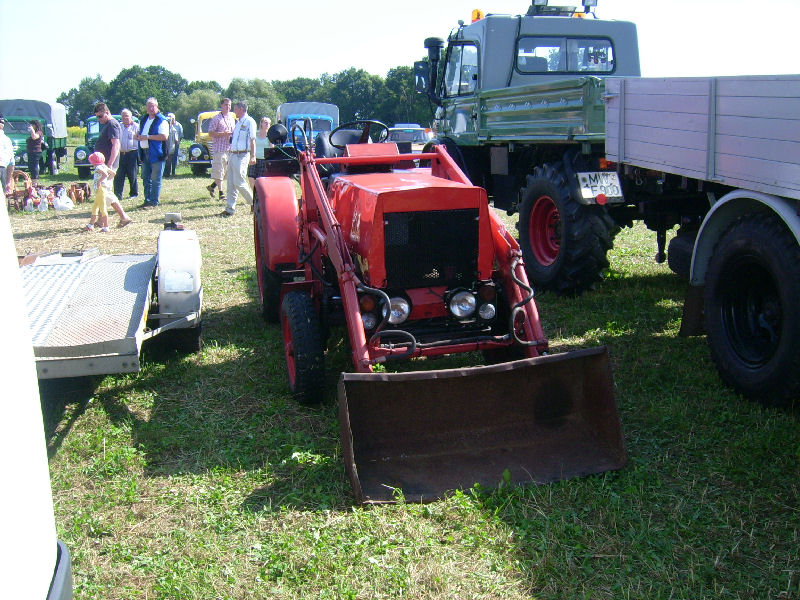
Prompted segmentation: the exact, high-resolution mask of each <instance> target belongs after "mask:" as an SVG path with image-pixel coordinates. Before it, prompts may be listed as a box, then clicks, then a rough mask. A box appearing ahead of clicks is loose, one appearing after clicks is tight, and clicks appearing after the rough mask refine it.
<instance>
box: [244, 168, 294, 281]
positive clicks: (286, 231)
mask: <svg viewBox="0 0 800 600" xmlns="http://www.w3.org/2000/svg"><path fill="white" fill-rule="evenodd" d="M253 202H254V203H257V204H258V206H257V207H255V209H254V212H255V215H256V219H257V220H258V222H257V225H259V226H260V230H259V231H260V235H261V246H262V247H261V251H262V253H263V259H264V265H265V266H266V267H267V268H268V269H270V270H271V271H280V270H284V269H286V265H287V264H288V265H296V264H297V238H298V234H299V232H298V225H297V214H298V205H297V194H296V192H295V185H294V181H293V180H292V179H290V178H289V177H259V178H258V179H256V185H255V193H254V195H253Z"/></svg>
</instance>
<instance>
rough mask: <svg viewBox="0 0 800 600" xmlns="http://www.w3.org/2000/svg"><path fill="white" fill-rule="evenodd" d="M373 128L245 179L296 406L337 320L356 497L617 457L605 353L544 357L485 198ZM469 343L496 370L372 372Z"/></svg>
mask: <svg viewBox="0 0 800 600" xmlns="http://www.w3.org/2000/svg"><path fill="white" fill-rule="evenodd" d="M375 128H377V129H379V130H381V132H382V133H385V130H387V129H388V127H387V126H386V125H384V124H383V123H380V122H376V121H356V122H352V123H347V124H345V125H342V126H340V127H337V128H336V129H334V130H333V131H332V132H330V134H328V133H327V132H325V133H323V134H322V135H320V136H318V137H317V139H316V143H315V144H314V146H313V147H314V150H313V151H312V150H307V151H302V152H301V151H297V149H295V150H296V151H297V152H296V155H297V157H298V160H297V161H295V162H291V161H286V160H284V161H283V162H281V163H280V165H279V166H280V167H281V169H278V168H276V169H273V170H268V173H269V174H268V176H266V177H261V178H259V179H257V181H256V186H255V203H254V235H255V251H256V264H257V270H258V283H259V293H260V297H261V306H262V311H263V313H264V317H265V318H266V319H267V320H268V321H273V322H274V321H280V325H281V328H282V332H283V337H284V343H285V354H286V363H287V369H288V375H289V385H290V388H291V390H292V392H293V393H294V396H295V397H296V399H297V400H298V401H300V402H303V403H314V402H319V401H321V400H322V399H323V396H324V389H325V344H326V339H327V337H328V332H329V329H330V325H331V324H332V323H336V322H340V323H341V322H344V324H345V326H346V330H347V337H348V340H349V343H350V349H351V358H352V365H353V371H354V372H352V373H343V374H342V375H341V377H340V380H339V392H338V396H339V422H340V428H341V438H342V446H343V451H344V459H345V464H346V469H347V472H348V474H349V477H350V480H351V483H352V486H353V491H354V495H355V498H356V500H357V501H358V502H386V501H391V500H393V498H394V494H395V493H396V490H400V491H401V492H402V494H403V496H404V497H405V498H406V499H407V500H415V501H428V500H432V499H434V498H436V497H438V496H440V495H441V494H442V493H444V492H445V491H447V490H452V489H455V488H459V487H469V486H472V485H473V484H474V483H480V484H481V485H484V486H488V487H491V486H495V485H497V484H498V483H499V482H501V481H503V480H504V479H505V480H510V481H513V482H516V483H527V482H545V481H553V480H558V479H563V478H566V477H571V476H577V475H585V474H589V473H597V472H602V471H606V470H610V469H618V468H620V467H622V466H623V465H624V464H625V461H626V454H625V448H624V443H623V439H622V433H621V427H620V423H619V417H618V415H617V409H616V401H615V398H614V391H613V382H612V376H611V370H610V366H609V363H608V356H607V352H606V350H605V348H598V349H590V350H581V351H576V352H570V353H565V354H556V355H552V356H546V354H547V353H548V341H547V339H546V337H545V334H544V331H543V329H542V325H541V323H540V320H539V315H538V312H537V308H536V303H535V301H534V291H533V289H532V288H531V286H530V285H528V280H527V276H526V274H525V269H524V265H523V261H522V256H521V253H520V249H519V246H518V244H517V242H516V241H515V240H514V238H513V237H512V236H511V235H510V234H509V233H508V232H507V231H506V229H505V227H504V226H503V225H502V223H501V222H500V220H499V218H498V217H497V216H496V215H495V214H494V213H493V212H492V211H491V210H490V208H489V205H488V201H487V197H486V192H485V191H484V190H483V189H482V188H480V187H477V186H474V185H472V184H471V183H470V182H469V180H468V179H467V178H466V176H465V175H464V173H463V172H462V171H461V169H459V167H458V166H457V165H456V163H455V162H454V161H453V159H452V158H451V157H450V156H449V155H448V153H447V151H446V149H445V148H444V147H443V146H437V147H435V148H433V150H432V152H429V153H424V154H410V155H409V154H401V153H399V152H398V149H397V145H396V144H394V143H368V142H369V141H370V140H371V133H372V136H374V135H375V131H374V130H375ZM297 129H301V131H300V132H299V135H300V136H301V137H302V136H303V135H304V132H303V131H302V128H299V127H298V128H297ZM371 130H372V132H371ZM297 133H298V132H297V131H292V137H295V134H297ZM376 139H383V138H382V137H377V138H376ZM304 141H305V143H304V147H305V148H310V147H311V145H310V144H309V143H308V140H304ZM273 142H280V140H273ZM348 142H349V143H348ZM315 153H316V155H315ZM420 160H424V161H429V162H430V165H431V166H430V167H426V168H419V167H414V164H415V161H420ZM297 173H299V181H300V188H301V197H300V199H299V200H298V199H297V198H296V191H295V182H294V180H293V179H292V175H295V174H297ZM476 351H481V352H483V354H484V356H485V357H486V359H487V362H489V363H497V364H489V365H480V366H476V367H470V368H456V369H447V370H435V371H430V370H418V371H414V372H404V373H389V372H375V367H377V366H378V365H386V364H387V363H390V362H391V361H396V360H418V361H420V362H419V363H418V364H420V365H421V364H422V360H424V359H431V358H434V357H437V356H440V355H445V354H461V353H467V352H476ZM511 358H519V359H520V360H513V361H510V362H504V361H508V360H509V359H511Z"/></svg>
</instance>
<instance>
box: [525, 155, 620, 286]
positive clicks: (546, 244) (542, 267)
mask: <svg viewBox="0 0 800 600" xmlns="http://www.w3.org/2000/svg"><path fill="white" fill-rule="evenodd" d="M520 196H521V199H522V200H521V203H520V211H519V222H518V223H517V228H518V229H519V243H520V246H521V248H522V256H523V258H524V259H525V270H526V271H527V273H528V277H529V279H530V280H531V282H532V283H533V284H534V286H535V287H536V288H538V289H545V290H551V291H554V292H556V293H557V294H559V295H577V294H581V293H582V292H584V291H585V290H587V289H591V288H593V287H594V285H595V284H596V283H597V282H598V281H600V280H601V279H602V276H603V271H604V270H605V269H607V268H608V259H607V258H606V253H607V252H608V251H609V250H610V249H611V247H612V246H613V242H614V236H615V235H616V233H617V231H618V230H619V228H618V227H617V226H616V224H615V223H614V221H613V219H611V217H610V216H609V215H608V212H607V211H606V209H605V207H602V206H595V205H591V206H585V205H583V204H580V203H579V202H577V201H575V200H574V199H573V198H572V197H571V195H570V191H569V186H568V185H567V181H566V178H565V176H564V174H563V173H562V171H561V169H560V168H558V167H556V166H555V165H552V164H546V165H544V166H542V167H536V168H535V169H534V172H533V175H528V177H527V181H526V186H525V187H524V188H522V190H521V192H520Z"/></svg>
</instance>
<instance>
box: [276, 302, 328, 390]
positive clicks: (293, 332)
mask: <svg viewBox="0 0 800 600" xmlns="http://www.w3.org/2000/svg"><path fill="white" fill-rule="evenodd" d="M281 328H282V330H283V345H284V355H285V356H286V371H287V373H288V376H289V389H290V390H291V392H292V394H293V395H294V398H295V400H297V401H298V402H299V403H300V404H318V403H319V402H321V401H322V397H323V391H324V389H325V353H324V349H323V345H322V339H321V337H320V324H319V316H318V315H317V310H316V307H315V306H314V301H313V300H312V299H311V294H309V293H308V292H299V291H295V292H289V293H288V294H286V295H285V296H284V297H283V302H282V303H281Z"/></svg>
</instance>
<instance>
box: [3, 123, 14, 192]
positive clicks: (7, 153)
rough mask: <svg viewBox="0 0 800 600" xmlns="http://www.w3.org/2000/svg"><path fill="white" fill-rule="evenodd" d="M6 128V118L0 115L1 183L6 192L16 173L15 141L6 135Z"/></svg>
mask: <svg viewBox="0 0 800 600" xmlns="http://www.w3.org/2000/svg"><path fill="white" fill-rule="evenodd" d="M5 128H6V120H5V118H4V117H3V115H0V183H2V188H3V193H4V194H5V193H6V190H7V189H8V188H9V184H10V183H11V178H12V176H13V175H14V143H13V142H12V141H11V138H10V137H8V136H7V135H6V133H5Z"/></svg>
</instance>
